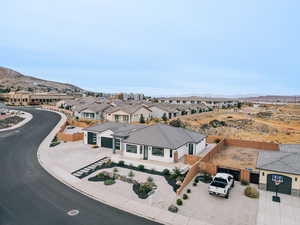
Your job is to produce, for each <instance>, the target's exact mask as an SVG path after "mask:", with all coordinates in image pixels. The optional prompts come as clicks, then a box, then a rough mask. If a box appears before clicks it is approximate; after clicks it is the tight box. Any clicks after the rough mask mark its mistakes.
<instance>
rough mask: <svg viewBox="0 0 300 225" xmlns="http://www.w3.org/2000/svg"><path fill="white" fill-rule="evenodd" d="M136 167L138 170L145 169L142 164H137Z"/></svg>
mask: <svg viewBox="0 0 300 225" xmlns="http://www.w3.org/2000/svg"><path fill="white" fill-rule="evenodd" d="M137 169H138V170H140V171H143V170H144V169H145V166H144V165H142V164H141V165H138V167H137Z"/></svg>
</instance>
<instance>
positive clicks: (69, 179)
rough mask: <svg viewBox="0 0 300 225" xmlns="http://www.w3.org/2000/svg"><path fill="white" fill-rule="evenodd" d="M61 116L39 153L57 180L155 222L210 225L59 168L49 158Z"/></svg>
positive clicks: (43, 165)
mask: <svg viewBox="0 0 300 225" xmlns="http://www.w3.org/2000/svg"><path fill="white" fill-rule="evenodd" d="M59 114H60V115H61V116H62V119H61V121H60V122H59V123H58V124H57V126H56V127H55V128H54V129H53V130H52V131H51V133H50V134H49V135H48V136H47V138H45V140H44V141H43V142H42V143H41V145H40V147H39V150H38V153H37V156H38V160H39V162H40V164H41V166H42V167H43V168H44V169H45V170H46V171H47V172H48V173H50V174H51V175H52V176H54V177H55V178H56V179H58V180H59V181H61V182H62V183H64V184H65V185H67V186H69V187H71V188H73V189H74V190H77V191H79V192H80V193H82V194H84V195H86V196H88V197H90V198H93V199H95V200H97V201H100V202H103V203H105V204H107V205H110V206H113V207H115V208H118V209H121V210H123V211H127V212H129V213H132V214H135V215H138V216H141V217H144V218H147V219H150V220H153V221H155V222H159V223H163V224H170V225H171V224H172V225H177V224H178V225H210V224H208V223H204V222H202V221H199V220H196V219H194V218H191V217H185V216H182V215H179V214H174V213H171V212H169V211H167V210H162V209H159V208H157V207H152V206H149V205H145V204H142V203H139V202H137V201H133V200H130V199H126V198H124V197H123V196H121V195H112V194H111V193H110V192H109V190H107V191H105V190H101V192H100V191H99V190H98V189H95V188H93V187H92V185H89V184H88V183H83V182H81V180H80V179H78V178H76V177H74V176H72V175H71V174H70V173H69V172H68V171H66V170H64V169H62V168H61V167H58V166H57V164H56V163H55V161H53V160H51V158H50V157H49V152H50V151H51V149H50V148H49V144H50V142H51V140H52V139H53V138H54V136H55V135H56V133H57V132H58V131H59V129H60V127H61V126H62V125H63V123H64V122H65V121H66V116H65V115H63V114H61V113H59Z"/></svg>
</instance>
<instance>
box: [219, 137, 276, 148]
mask: <svg viewBox="0 0 300 225" xmlns="http://www.w3.org/2000/svg"><path fill="white" fill-rule="evenodd" d="M225 144H226V145H229V146H237V147H243V148H254V149H260V150H272V151H278V150H279V145H278V144H276V143H270V142H258V141H245V140H238V139H227V138H226V139H225Z"/></svg>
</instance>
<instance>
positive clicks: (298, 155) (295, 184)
mask: <svg viewBox="0 0 300 225" xmlns="http://www.w3.org/2000/svg"><path fill="white" fill-rule="evenodd" d="M295 146H296V145H291V146H289V145H284V146H282V145H281V146H280V151H278V152H260V153H259V156H258V159H257V165H256V167H257V168H258V169H259V170H260V178H259V188H260V189H262V190H267V191H273V192H275V191H276V185H275V180H276V179H278V180H279V181H280V182H281V183H280V184H279V185H278V192H279V193H284V194H291V195H295V196H300V145H298V146H296V147H295Z"/></svg>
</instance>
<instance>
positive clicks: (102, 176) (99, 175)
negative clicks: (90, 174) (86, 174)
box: [96, 173, 105, 178]
mask: <svg viewBox="0 0 300 225" xmlns="http://www.w3.org/2000/svg"><path fill="white" fill-rule="evenodd" d="M96 177H98V178H104V177H105V174H104V173H98V174H97V175H96Z"/></svg>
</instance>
